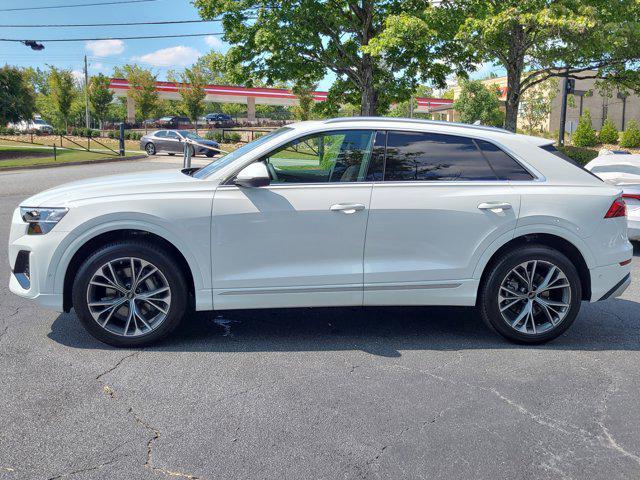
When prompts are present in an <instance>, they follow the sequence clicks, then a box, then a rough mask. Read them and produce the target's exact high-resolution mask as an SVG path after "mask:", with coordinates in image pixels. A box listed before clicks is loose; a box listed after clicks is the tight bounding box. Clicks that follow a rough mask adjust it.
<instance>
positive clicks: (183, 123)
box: [155, 116, 191, 128]
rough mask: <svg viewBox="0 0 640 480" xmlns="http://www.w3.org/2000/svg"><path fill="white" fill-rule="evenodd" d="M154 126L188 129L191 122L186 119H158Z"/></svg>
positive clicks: (175, 117) (174, 117)
mask: <svg viewBox="0 0 640 480" xmlns="http://www.w3.org/2000/svg"><path fill="white" fill-rule="evenodd" d="M155 125H156V126H157V127H160V128H180V127H189V126H191V120H189V119H188V118H187V117H179V116H173V117H162V118H159V119H158V120H157V121H156V122H155Z"/></svg>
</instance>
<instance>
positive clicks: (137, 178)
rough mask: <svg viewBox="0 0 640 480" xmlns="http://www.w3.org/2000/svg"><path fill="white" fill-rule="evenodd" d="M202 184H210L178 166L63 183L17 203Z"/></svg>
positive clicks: (63, 202) (57, 202) (51, 203)
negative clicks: (177, 168) (186, 172)
mask: <svg viewBox="0 0 640 480" xmlns="http://www.w3.org/2000/svg"><path fill="white" fill-rule="evenodd" d="M203 183H206V186H204V185H202V184H203ZM203 187H205V188H212V185H211V182H210V181H208V182H203V181H202V180H198V179H196V178H193V177H191V176H189V175H185V174H184V173H182V171H181V170H173V169H169V170H167V169H165V170H154V171H148V172H140V173H128V174H120V175H108V176H104V177H96V178H90V179H86V180H79V181H77V182H71V183H66V184H64V185H61V186H59V187H55V188H51V189H49V190H45V191H43V192H40V193H38V194H36V195H34V196H32V197H29V198H27V199H26V200H24V201H23V202H21V204H20V205H22V206H26V207H65V206H68V205H70V204H72V203H73V202H76V201H80V200H87V199H91V198H101V197H109V196H114V195H139V194H147V193H159V192H172V191H173V192H175V191H184V190H193V189H198V188H203Z"/></svg>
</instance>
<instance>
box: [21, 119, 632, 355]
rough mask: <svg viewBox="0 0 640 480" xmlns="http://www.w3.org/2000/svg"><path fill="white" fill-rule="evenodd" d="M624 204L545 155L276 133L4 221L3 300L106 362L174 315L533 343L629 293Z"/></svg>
mask: <svg viewBox="0 0 640 480" xmlns="http://www.w3.org/2000/svg"><path fill="white" fill-rule="evenodd" d="M620 194H621V192H620V189H619V188H617V187H613V186H611V185H607V184H606V183H603V182H602V181H601V180H599V179H598V178H596V177H595V176H593V175H592V174H590V173H589V172H586V171H585V170H583V169H581V168H578V167H576V166H575V165H572V164H571V163H569V162H566V161H564V160H561V159H559V158H558V157H557V156H556V155H555V152H554V149H553V146H551V145H550V142H549V141H548V140H545V139H540V138H534V137H528V136H523V135H515V134H511V133H509V132H506V131H503V130H498V129H491V128H486V127H475V126H470V125H461V124H453V123H440V122H428V121H417V120H408V119H390V118H349V119H333V120H326V121H312V122H303V123H298V124H294V125H290V126H287V127H283V128H280V129H278V130H275V131H274V132H272V133H270V134H268V135H265V136H263V137H260V138H259V139H257V140H255V141H254V142H252V143H249V144H247V145H244V146H242V147H241V148H239V149H238V150H236V151H234V152H232V153H230V154H227V155H226V156H224V157H222V158H221V159H219V160H216V161H214V162H212V163H211V164H209V165H208V166H206V167H204V168H201V169H185V170H178V169H176V170H162V171H154V172H146V173H133V174H127V175H114V176H108V177H102V178H95V179H92V180H82V181H78V182H74V183H70V184H67V185H63V186H61V187H57V188H54V189H51V190H47V191H45V192H42V193H40V194H38V195H35V196H33V197H31V198H29V199H27V200H25V201H24V202H22V204H21V205H20V207H19V208H17V209H16V211H15V213H14V215H13V220H12V222H13V223H12V227H11V236H10V240H9V253H10V255H9V259H10V262H11V268H12V272H13V273H12V275H11V280H10V287H11V290H12V291H13V292H14V293H16V294H18V295H21V296H23V297H27V298H30V299H32V300H34V301H35V302H37V303H38V304H40V305H42V306H44V307H46V308H50V309H53V310H57V311H69V310H70V309H71V308H73V309H74V310H75V312H76V314H77V316H78V318H79V319H80V321H81V322H82V324H83V325H84V326H85V327H86V329H87V330H88V331H89V332H90V333H91V334H93V335H94V336H95V337H97V338H98V339H100V340H102V341H103V342H106V343H109V344H112V345H116V346H134V345H136V346H139V345H144V344H149V343H151V342H153V341H156V340H158V339H160V338H161V337H164V336H165V335H167V334H168V333H169V332H171V331H172V330H173V329H174V328H175V327H176V326H177V325H178V323H179V322H180V321H181V319H182V317H183V315H184V313H185V309H186V308H187V306H188V305H189V304H193V305H194V307H195V309H196V310H213V309H216V310H226V309H240V308H242V309H245V308H274V307H275V308H282V307H316V306H323V307H326V306H347V305H365V306H371V305H467V306H473V305H477V306H478V309H479V311H480V314H481V317H482V318H483V319H484V320H485V321H486V322H487V324H488V325H490V326H491V327H493V328H494V329H495V330H496V331H497V332H499V333H500V334H502V335H503V336H505V337H506V338H508V339H510V340H512V341H516V342H521V343H540V342H545V341H548V340H550V339H552V338H554V337H557V336H558V335H560V334H561V333H562V332H564V331H565V330H566V329H567V328H568V327H569V326H570V325H571V323H572V322H573V321H574V319H575V318H576V315H577V314H578V310H579V308H580V303H581V301H583V300H584V301H590V302H595V301H598V300H603V299H606V298H611V297H615V296H618V295H620V294H621V293H622V292H623V291H624V290H625V289H626V288H627V286H628V285H629V282H630V265H629V264H630V262H631V259H632V247H631V244H630V243H629V241H628V240H627V229H626V217H625V204H624V202H623V201H622V199H621V197H620Z"/></svg>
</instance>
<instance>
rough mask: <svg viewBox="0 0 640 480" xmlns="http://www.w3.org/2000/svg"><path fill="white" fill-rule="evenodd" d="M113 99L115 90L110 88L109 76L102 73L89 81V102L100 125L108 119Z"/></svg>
mask: <svg viewBox="0 0 640 480" xmlns="http://www.w3.org/2000/svg"><path fill="white" fill-rule="evenodd" d="M112 101H113V92H112V91H111V90H109V77H107V76H105V75H103V74H102V73H100V74H98V75H96V76H94V77H92V78H91V80H90V81H89V103H90V104H91V110H92V111H93V114H94V115H95V117H96V118H97V119H98V121H99V122H100V125H102V122H103V121H105V120H106V119H107V116H108V114H109V105H111V102H112Z"/></svg>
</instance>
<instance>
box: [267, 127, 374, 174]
mask: <svg viewBox="0 0 640 480" xmlns="http://www.w3.org/2000/svg"><path fill="white" fill-rule="evenodd" d="M373 137H374V132H373V131H372V130H343V131H334V132H323V133H318V134H313V135H309V136H306V137H302V138H298V139H296V140H294V141H292V142H290V143H288V144H286V145H284V146H283V147H280V148H278V149H277V150H275V151H273V152H271V153H269V154H268V155H267V156H266V157H264V158H263V159H262V161H264V162H265V164H266V165H267V168H268V170H269V173H270V175H271V180H272V182H271V183H273V184H282V183H285V184H286V183H324V182H359V181H363V180H364V179H365V177H366V175H367V168H368V164H369V160H370V157H371V150H372V143H373Z"/></svg>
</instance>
